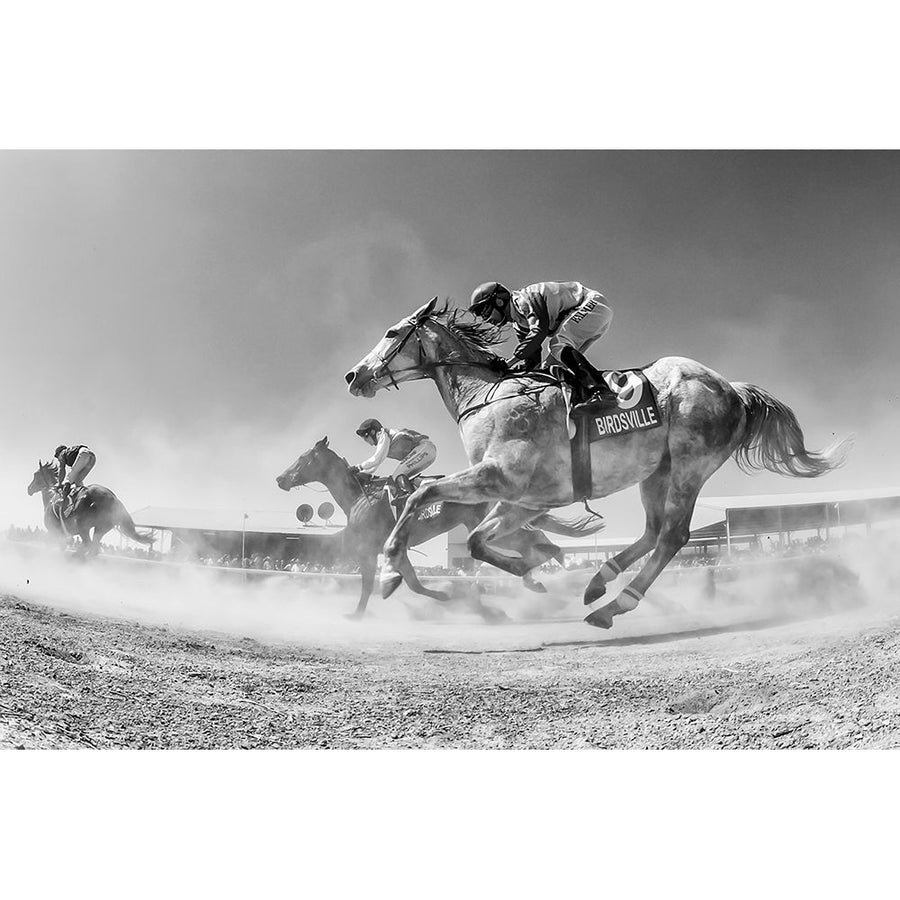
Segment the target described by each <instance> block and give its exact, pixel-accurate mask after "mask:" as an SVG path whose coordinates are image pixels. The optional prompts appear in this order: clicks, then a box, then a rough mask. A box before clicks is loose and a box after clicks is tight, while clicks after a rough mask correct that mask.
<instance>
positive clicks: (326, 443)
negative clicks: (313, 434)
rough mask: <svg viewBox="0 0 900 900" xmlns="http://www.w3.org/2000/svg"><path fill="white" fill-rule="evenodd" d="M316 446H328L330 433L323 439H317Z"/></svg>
mask: <svg viewBox="0 0 900 900" xmlns="http://www.w3.org/2000/svg"><path fill="white" fill-rule="evenodd" d="M316 446H317V447H327V446H328V435H327V434H326V435H325V437H323V438H322V440H321V441H316Z"/></svg>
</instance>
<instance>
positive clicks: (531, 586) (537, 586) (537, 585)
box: [522, 578, 547, 594]
mask: <svg viewBox="0 0 900 900" xmlns="http://www.w3.org/2000/svg"><path fill="white" fill-rule="evenodd" d="M522 583H523V584H524V585H525V587H527V588H528V590H529V591H534V592H535V593H536V594H546V593H547V588H546V587H545V586H544V585H543V584H541V582H540V581H529V580H528V579H527V578H526V579H525V580H524V581H523V582H522Z"/></svg>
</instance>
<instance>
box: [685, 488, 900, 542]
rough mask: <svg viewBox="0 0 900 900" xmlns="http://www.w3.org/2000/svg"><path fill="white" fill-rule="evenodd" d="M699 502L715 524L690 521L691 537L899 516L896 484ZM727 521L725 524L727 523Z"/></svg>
mask: <svg viewBox="0 0 900 900" xmlns="http://www.w3.org/2000/svg"><path fill="white" fill-rule="evenodd" d="M697 506H698V507H701V508H703V509H704V510H705V511H706V512H707V513H710V512H715V514H716V517H717V518H719V519H720V521H718V522H710V523H706V524H700V525H699V527H698V524H699V523H697V522H696V520H695V521H692V522H691V525H692V529H691V539H692V540H703V539H715V538H721V537H724V536H725V535H726V534H728V533H730V534H731V536H732V537H737V536H745V537H746V536H749V535H757V534H767V533H768V534H772V533H776V532H789V531H812V530H814V529H820V528H829V527H833V526H845V525H862V524H871V523H873V522H876V521H879V520H884V519H898V518H900V488H866V489H862V490H844V491H808V492H804V493H802V494H759V495H757V496H750V497H700V499H699V500H697ZM726 522H727V523H728V524H727V527H726Z"/></svg>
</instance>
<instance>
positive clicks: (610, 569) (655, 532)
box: [584, 454, 670, 605]
mask: <svg viewBox="0 0 900 900" xmlns="http://www.w3.org/2000/svg"><path fill="white" fill-rule="evenodd" d="M669 466H670V463H669V457H668V454H667V455H666V457H665V459H664V461H663V462H662V463H661V464H660V467H659V468H658V469H657V470H656V471H655V472H654V473H653V474H652V475H650V476H649V477H648V478H645V479H644V480H643V481H642V482H641V502H642V503H643V504H644V513H645V514H646V524H645V526H644V533H643V534H642V535H641V536H640V537H639V538H638V539H637V540H636V541H635V542H634V543H633V544H632V545H631V546H630V547H626V548H625V549H624V550H622V551H620V552H619V553H617V554H616V555H615V556H614V557H612V559H608V560H607V561H606V562H605V563H603V565H602V566H600V568H599V570H598V571H597V574H596V575H594V577H593V578H592V579H591V581H590V584H588V586H587V587H586V588H585V591H584V603H585V605H588V604H590V603H593V602H594V601H595V600H599V599H600V597H602V596H603V595H604V594H605V593H606V585H607V584H608V583H609V582H610V581H615V580H616V578H618V577H619V575H621V574H622V573H623V572H624V571H625V570H626V569H627V568H628V567H629V566H630V565H632V564H634V563H635V562H637V561H638V560H639V559H640V558H641V557H642V556H646V555H647V554H648V553H649V552H650V551H651V550H652V549H653V548H654V547H655V546H656V542H657V540H658V539H659V531H660V528H661V527H662V523H663V515H664V513H665V506H666V494H667V492H668V490H669Z"/></svg>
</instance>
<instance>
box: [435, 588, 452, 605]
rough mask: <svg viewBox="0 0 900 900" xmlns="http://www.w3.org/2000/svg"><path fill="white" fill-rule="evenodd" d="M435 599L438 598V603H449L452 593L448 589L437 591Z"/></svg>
mask: <svg viewBox="0 0 900 900" xmlns="http://www.w3.org/2000/svg"><path fill="white" fill-rule="evenodd" d="M434 594H435V597H434V599H435V600H437V602H438V603H449V602H450V595H449V594H448V593H447V592H446V591H435V592H434Z"/></svg>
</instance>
